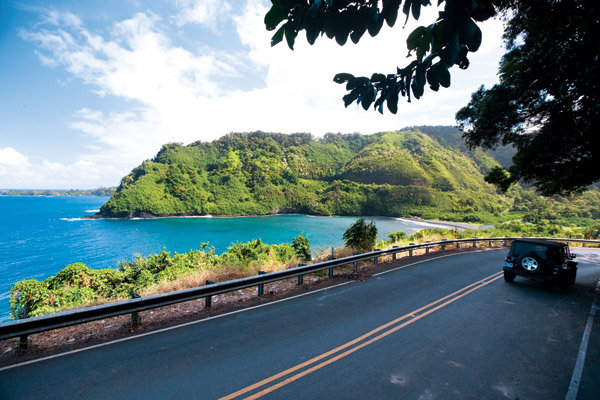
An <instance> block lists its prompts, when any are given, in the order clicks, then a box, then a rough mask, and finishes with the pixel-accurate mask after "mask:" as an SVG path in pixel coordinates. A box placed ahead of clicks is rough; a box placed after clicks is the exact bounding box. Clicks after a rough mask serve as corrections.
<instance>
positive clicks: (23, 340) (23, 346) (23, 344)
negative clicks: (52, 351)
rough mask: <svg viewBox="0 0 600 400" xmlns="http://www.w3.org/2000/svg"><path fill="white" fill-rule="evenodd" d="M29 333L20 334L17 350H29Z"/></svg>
mask: <svg viewBox="0 0 600 400" xmlns="http://www.w3.org/2000/svg"><path fill="white" fill-rule="evenodd" d="M27 339H28V338H27V335H22V336H19V343H17V351H25V350H27Z"/></svg>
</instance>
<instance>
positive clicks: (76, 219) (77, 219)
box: [60, 218, 83, 222]
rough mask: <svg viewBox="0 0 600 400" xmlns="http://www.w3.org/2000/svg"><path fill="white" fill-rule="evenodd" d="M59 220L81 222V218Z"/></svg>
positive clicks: (62, 219)
mask: <svg viewBox="0 0 600 400" xmlns="http://www.w3.org/2000/svg"><path fill="white" fill-rule="evenodd" d="M60 220H61V221H69V222H72V221H83V218H61V219H60Z"/></svg>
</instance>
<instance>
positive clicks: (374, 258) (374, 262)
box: [373, 249, 381, 264]
mask: <svg viewBox="0 0 600 400" xmlns="http://www.w3.org/2000/svg"><path fill="white" fill-rule="evenodd" d="M380 250H381V249H374V250H373V251H380ZM373 264H377V257H373Z"/></svg>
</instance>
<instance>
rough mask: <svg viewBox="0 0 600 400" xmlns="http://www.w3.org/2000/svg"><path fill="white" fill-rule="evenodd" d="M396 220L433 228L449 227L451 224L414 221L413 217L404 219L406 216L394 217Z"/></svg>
mask: <svg viewBox="0 0 600 400" xmlns="http://www.w3.org/2000/svg"><path fill="white" fill-rule="evenodd" d="M394 219H395V220H396V221H401V222H406V223H409V224H413V225H418V226H427V227H433V228H446V229H447V228H449V225H451V223H448V225H443V224H436V223H433V222H426V221H416V220H414V219H406V218H394Z"/></svg>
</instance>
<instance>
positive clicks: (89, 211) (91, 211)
mask: <svg viewBox="0 0 600 400" xmlns="http://www.w3.org/2000/svg"><path fill="white" fill-rule="evenodd" d="M85 212H86V213H97V212H100V210H85Z"/></svg>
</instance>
